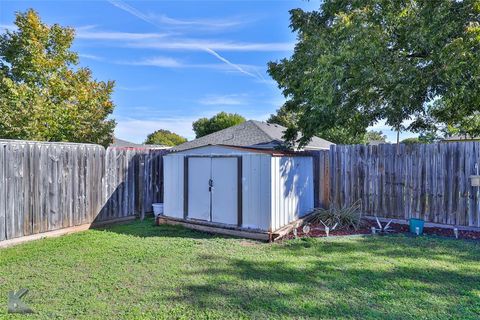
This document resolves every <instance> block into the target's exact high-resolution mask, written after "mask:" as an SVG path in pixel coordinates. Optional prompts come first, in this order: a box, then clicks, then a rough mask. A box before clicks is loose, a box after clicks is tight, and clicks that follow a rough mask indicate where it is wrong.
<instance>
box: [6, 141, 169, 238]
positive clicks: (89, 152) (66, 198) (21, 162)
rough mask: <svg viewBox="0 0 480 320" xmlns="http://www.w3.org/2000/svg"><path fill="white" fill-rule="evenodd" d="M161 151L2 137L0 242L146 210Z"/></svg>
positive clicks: (155, 189)
mask: <svg viewBox="0 0 480 320" xmlns="http://www.w3.org/2000/svg"><path fill="white" fill-rule="evenodd" d="M165 153H166V151H165V150H149V149H129V148H109V149H107V150H105V149H104V148H103V147H102V146H98V145H89V144H73V143H45V142H30V141H8V140H3V141H0V241H2V240H7V239H13V238H18V237H22V236H28V235H32V234H37V233H43V232H47V231H53V230H58V229H62V228H68V227H74V226H78V225H82V224H87V223H93V222H100V221H108V220H112V219H118V218H124V217H129V216H133V215H135V214H139V215H143V214H144V213H145V212H146V211H147V212H148V211H150V209H149V208H150V207H151V204H152V202H157V201H158V202H163V201H162V200H163V199H162V194H163V189H162V188H163V172H162V155H163V154H165Z"/></svg>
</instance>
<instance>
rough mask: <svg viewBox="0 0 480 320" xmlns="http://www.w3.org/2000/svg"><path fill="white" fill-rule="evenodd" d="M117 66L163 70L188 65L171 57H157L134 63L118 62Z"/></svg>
mask: <svg viewBox="0 0 480 320" xmlns="http://www.w3.org/2000/svg"><path fill="white" fill-rule="evenodd" d="M116 63H117V64H123V65H131V66H152V67H163V68H181V67H185V66H186V65H185V64H183V63H182V62H180V61H179V60H177V59H174V58H170V57H162V56H157V57H153V58H147V59H141V60H134V61H117V62H116Z"/></svg>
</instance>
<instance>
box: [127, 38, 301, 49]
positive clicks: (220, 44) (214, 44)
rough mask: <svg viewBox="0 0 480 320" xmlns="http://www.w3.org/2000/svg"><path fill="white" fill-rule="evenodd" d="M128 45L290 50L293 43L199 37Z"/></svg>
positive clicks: (166, 47) (129, 44)
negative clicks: (234, 40) (219, 39)
mask: <svg viewBox="0 0 480 320" xmlns="http://www.w3.org/2000/svg"><path fill="white" fill-rule="evenodd" d="M127 46H128V47H137V48H146V49H171V50H193V51H201V50H205V49H210V50H222V51H253V52H255V51H256V52H260V51H263V52H274V51H291V50H293V48H294V46H295V44H294V43H291V42H260V43H258V42H257V43H255V42H253V43H252V42H233V41H216V40H201V39H170V38H166V39H164V40H162V41H148V42H147V41H145V42H130V43H127Z"/></svg>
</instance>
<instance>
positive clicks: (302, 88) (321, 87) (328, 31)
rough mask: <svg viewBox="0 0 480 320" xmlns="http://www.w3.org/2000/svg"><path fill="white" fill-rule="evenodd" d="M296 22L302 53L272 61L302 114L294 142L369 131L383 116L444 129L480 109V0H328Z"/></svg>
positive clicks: (413, 126) (394, 122)
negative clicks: (298, 137) (334, 130)
mask: <svg viewBox="0 0 480 320" xmlns="http://www.w3.org/2000/svg"><path fill="white" fill-rule="evenodd" d="M291 28H292V30H293V31H295V32H297V33H298V42H297V44H296V46H295V51H294V54H293V55H292V57H290V58H288V59H283V60H281V61H278V62H271V63H270V64H269V73H270V75H271V76H272V77H273V79H275V80H276V81H277V82H278V85H279V87H280V88H281V89H282V90H283V93H284V95H285V96H286V97H287V99H288V101H287V103H288V105H289V109H290V110H293V111H294V112H295V113H296V114H298V117H299V119H298V121H297V122H296V124H295V126H293V127H291V128H290V130H289V131H288V132H287V138H289V139H295V138H296V133H297V131H300V132H301V133H302V134H303V137H302V139H301V141H300V142H301V143H306V142H307V141H308V140H309V139H310V138H311V137H312V136H313V135H315V134H317V135H320V136H322V133H323V132H328V131H329V130H332V128H343V130H346V131H347V132H348V134H349V136H363V135H364V134H365V132H366V128H367V127H368V126H370V125H373V124H374V123H376V122H377V121H379V120H381V119H385V120H386V123H387V124H388V125H390V126H391V127H392V128H393V129H394V130H397V131H400V130H411V131H414V132H435V131H436V130H438V129H442V128H445V127H448V126H449V127H458V126H461V123H462V121H464V119H465V118H466V117H469V116H472V115H475V114H476V112H478V111H479V106H480V0H463V1H455V0H435V1H432V0H408V1H407V0H395V1H394V0H362V1H357V0H325V1H324V2H322V4H321V7H320V9H319V10H318V11H312V12H304V11H302V10H300V9H295V10H292V11H291ZM405 120H408V122H409V123H410V124H409V125H408V126H407V127H403V124H404V123H406V122H405ZM465 129H466V131H469V132H477V131H479V127H478V126H475V128H465ZM464 131H465V130H464Z"/></svg>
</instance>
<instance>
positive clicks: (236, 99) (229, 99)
mask: <svg viewBox="0 0 480 320" xmlns="http://www.w3.org/2000/svg"><path fill="white" fill-rule="evenodd" d="M198 102H199V103H200V104H203V105H207V106H234V105H242V104H245V103H246V95H244V94H228V95H207V96H205V97H203V98H201V99H199V100H198Z"/></svg>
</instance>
